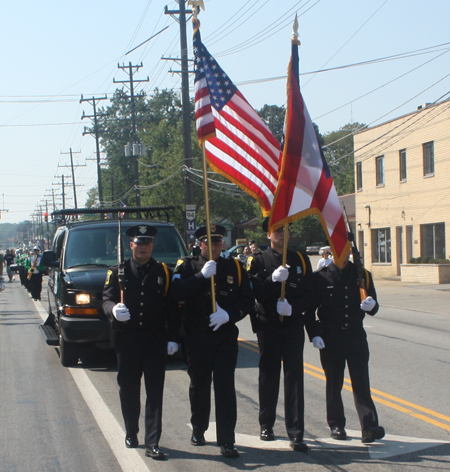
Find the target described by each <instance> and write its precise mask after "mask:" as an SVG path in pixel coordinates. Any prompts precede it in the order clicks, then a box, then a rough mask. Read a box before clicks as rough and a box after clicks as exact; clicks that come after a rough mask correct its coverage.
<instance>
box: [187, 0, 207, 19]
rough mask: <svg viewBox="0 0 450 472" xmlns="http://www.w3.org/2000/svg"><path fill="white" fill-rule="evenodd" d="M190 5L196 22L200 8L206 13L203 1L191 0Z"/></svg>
mask: <svg viewBox="0 0 450 472" xmlns="http://www.w3.org/2000/svg"><path fill="white" fill-rule="evenodd" d="M188 5H191V6H192V15H193V17H194V18H193V20H194V21H196V20H197V16H198V14H199V13H200V8H201V9H202V10H203V11H205V5H204V3H203V0H189V2H188Z"/></svg>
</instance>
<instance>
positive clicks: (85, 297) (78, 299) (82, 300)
mask: <svg viewBox="0 0 450 472" xmlns="http://www.w3.org/2000/svg"><path fill="white" fill-rule="evenodd" d="M75 303H76V304H77V305H89V303H91V297H90V295H89V294H88V293H77V294H76V295H75Z"/></svg>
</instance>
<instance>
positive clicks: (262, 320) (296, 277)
mask: <svg viewBox="0 0 450 472" xmlns="http://www.w3.org/2000/svg"><path fill="white" fill-rule="evenodd" d="M262 229H263V231H265V232H266V233H267V238H268V239H269V240H270V246H269V247H268V248H267V249H266V250H264V251H262V253H261V254H257V255H253V256H250V257H249V258H248V260H247V270H248V273H249V275H250V280H251V282H252V285H253V292H254V294H255V298H256V319H255V317H253V320H252V326H253V331H254V332H255V333H256V335H257V337H258V345H259V353H260V358H259V424H260V428H261V432H260V439H261V440H262V441H273V440H274V439H275V435H274V432H273V426H274V424H275V419H276V408H277V401H278V393H279V388H280V373H281V365H283V371H284V404H285V407H284V408H285V412H284V413H285V422H286V431H287V434H288V436H289V439H290V446H291V448H292V449H294V451H300V452H306V451H307V450H308V447H307V445H306V444H305V443H304V442H303V433H304V429H305V428H304V392H303V346H304V342H305V333H304V326H305V324H307V328H308V327H309V325H312V326H314V316H310V320H309V323H306V320H307V319H306V317H305V316H304V314H303V313H304V312H305V310H306V309H307V308H308V307H309V296H308V292H309V290H310V284H311V277H312V269H311V263H310V260H309V258H308V256H306V255H304V254H301V253H300V252H292V251H288V252H287V264H286V267H285V268H283V266H282V253H283V241H284V238H285V237H287V238H289V230H288V231H287V233H288V234H285V231H284V228H283V227H282V228H279V229H277V230H276V231H272V232H269V230H268V218H266V219H265V220H264V221H263V224H262ZM283 281H284V282H285V298H284V301H281V300H280V297H281V285H282V284H281V282H283Z"/></svg>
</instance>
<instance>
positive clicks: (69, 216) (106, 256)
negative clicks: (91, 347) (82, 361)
mask: <svg viewBox="0 0 450 472" xmlns="http://www.w3.org/2000/svg"><path fill="white" fill-rule="evenodd" d="M174 210H175V207H173V206H162V207H125V208H120V209H118V208H101V209H99V208H96V209H91V208H87V209H76V210H61V211H57V212H54V213H52V217H53V218H54V219H56V220H57V221H58V224H59V226H58V228H57V229H56V232H55V235H54V238H53V244H52V248H51V249H49V250H47V251H45V252H44V254H43V259H42V264H43V265H44V266H45V267H47V268H48V318H47V320H46V322H45V323H44V325H42V326H41V329H42V332H43V333H44V335H45V337H46V341H47V344H49V345H53V346H55V345H56V346H59V352H60V360H61V364H62V365H63V366H65V367H70V366H74V365H76V364H77V363H78V358H79V348H80V345H82V344H88V343H91V344H96V345H97V346H98V347H110V345H111V339H112V331H111V326H110V322H109V320H108V318H107V317H106V315H105V314H104V313H103V310H102V293H103V286H104V283H105V280H106V273H107V270H108V268H109V267H111V266H113V265H115V264H117V263H118V262H119V261H118V256H119V257H120V256H121V254H122V261H123V260H126V259H129V258H130V257H131V250H130V238H129V237H128V236H127V235H126V234H125V233H126V231H127V229H128V228H130V227H132V226H136V225H138V224H139V223H140V222H142V224H148V223H149V220H151V223H150V224H151V225H152V226H155V227H156V228H157V230H158V234H157V235H156V236H155V246H154V250H153V253H152V257H153V258H154V259H156V260H158V261H161V262H165V263H166V264H167V265H168V266H169V267H170V268H173V267H174V266H175V264H176V262H177V260H178V259H179V258H180V257H184V256H186V255H187V251H186V246H185V244H184V242H183V239H182V238H181V236H180V233H179V232H178V230H177V229H176V228H175V226H174V224H173V223H170V222H168V220H169V218H170V216H172V215H173V212H174ZM118 213H120V214H122V218H121V219H120V226H121V238H120V240H121V241H123V245H122V248H123V249H122V251H119V254H118V251H117V248H118V246H119V245H118V239H119V238H118V228H119V218H118V216H117V215H118ZM81 215H83V217H84V218H86V216H85V215H96V217H97V218H99V219H89V220H86V219H83V220H81V219H80V220H78V219H75V218H78V217H79V216H81ZM108 215H110V216H112V215H115V218H112V217H110V218H108V219H100V218H105V217H107V216H108ZM129 215H131V217H130V216H129ZM138 217H140V219H137V218H138ZM132 218H134V219H132ZM155 218H156V219H155ZM160 218H166V219H167V221H162V220H160ZM120 253H121V254H120Z"/></svg>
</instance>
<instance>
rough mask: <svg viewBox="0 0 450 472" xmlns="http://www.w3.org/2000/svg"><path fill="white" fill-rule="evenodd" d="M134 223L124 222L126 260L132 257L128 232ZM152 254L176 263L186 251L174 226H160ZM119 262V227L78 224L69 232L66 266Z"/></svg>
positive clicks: (173, 263) (164, 260) (106, 264)
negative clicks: (81, 225) (78, 225)
mask: <svg viewBox="0 0 450 472" xmlns="http://www.w3.org/2000/svg"><path fill="white" fill-rule="evenodd" d="M130 226H131V225H125V224H122V233H123V248H124V260H126V259H129V258H130V257H131V249H130V238H129V237H128V236H127V235H126V234H125V232H126V230H127V229H128V228H129V227H130ZM157 229H158V234H157V235H156V236H155V245H154V249H153V253H152V257H153V258H154V259H156V260H158V261H161V262H165V263H166V264H167V265H169V266H171V267H173V266H175V264H176V262H177V260H178V259H179V258H180V257H184V256H185V255H186V251H185V248H184V245H183V242H182V240H181V238H180V237H179V235H178V232H177V231H176V230H175V228H174V227H173V226H157ZM114 264H117V227H114V226H98V227H92V228H89V227H79V228H76V229H75V228H74V229H72V231H70V232H69V236H68V239H67V243H66V250H65V258H64V268H65V269H69V268H71V267H77V266H86V265H94V266H95V265H96V266H106V267H109V266H112V265H114Z"/></svg>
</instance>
